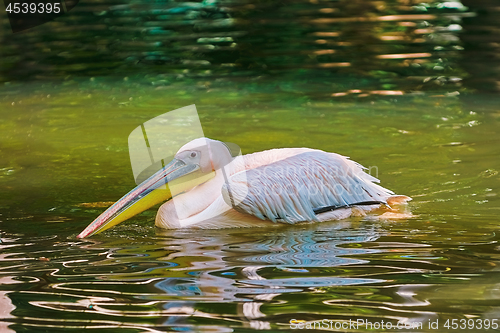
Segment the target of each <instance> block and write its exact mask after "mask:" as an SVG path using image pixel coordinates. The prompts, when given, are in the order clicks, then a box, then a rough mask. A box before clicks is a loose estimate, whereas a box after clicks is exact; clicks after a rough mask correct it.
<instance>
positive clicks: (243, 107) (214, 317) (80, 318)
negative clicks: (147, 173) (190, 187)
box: [0, 78, 500, 332]
mask: <svg viewBox="0 0 500 333" xmlns="http://www.w3.org/2000/svg"><path fill="white" fill-rule="evenodd" d="M266 84H267V85H266ZM295 84H297V86H295ZM298 84H299V83H293V82H291V83H288V84H287V85H286V87H285V88H283V87H282V86H279V85H278V86H276V85H274V84H271V83H265V82H264V83H259V84H254V83H251V82H250V83H248V82H247V83H241V82H238V81H236V82H235V81H230V80H227V81H224V80H219V81H217V82H216V83H213V82H212V83H211V84H204V83H203V82H202V83H197V84H182V83H179V84H177V85H173V86H169V87H163V88H161V89H158V88H156V87H154V86H151V85H145V84H143V83H140V82H138V81H134V80H125V81H124V80H115V79H103V78H96V79H92V80H88V79H85V80H84V79H82V80H80V81H78V80H68V81H65V83H50V82H35V83H25V84H22V85H15V84H11V85H8V86H5V87H4V88H2V90H1V97H0V118H1V119H2V122H1V123H0V126H1V132H0V133H1V137H0V138H1V139H0V140H1V141H0V144H1V146H0V147H1V148H0V149H1V157H2V160H1V165H0V168H1V170H0V195H1V197H0V199H1V200H0V205H1V207H0V209H1V211H0V212H1V216H0V230H1V231H0V239H1V244H0V247H1V252H0V283H1V285H0V308H1V310H0V311H1V312H0V313H1V315H0V317H2V318H3V319H2V321H1V322H0V328H1V330H2V332H4V331H5V332H12V331H16V332H59V331H64V332H81V331H82V330H83V329H86V330H92V331H96V332H114V331H118V330H119V331H120V332H165V331H188V332H214V331H216V332H231V331H238V332H242V331H249V330H255V329H261V330H269V329H271V330H289V329H290V321H291V320H292V319H296V320H302V321H305V322H310V321H321V320H323V319H326V320H332V323H333V324H332V325H334V324H335V323H338V324H339V325H340V324H342V323H348V322H349V319H351V320H354V321H355V320H358V319H363V320H366V321H370V322H371V323H381V321H382V320H384V322H391V323H392V324H394V325H396V324H397V323H398V322H404V323H406V324H408V325H410V324H411V323H413V324H418V323H422V325H423V328H422V329H415V330H411V331H437V330H436V329H432V328H429V323H430V322H432V323H434V322H436V320H437V321H438V324H439V327H440V330H444V329H445V328H443V327H444V325H445V323H446V321H447V320H448V319H450V320H451V319H458V320H459V321H458V323H460V320H462V319H467V320H469V319H474V320H476V319H481V320H483V319H484V320H485V319H490V322H492V320H493V319H496V318H500V285H499V282H498V281H499V273H498V264H499V259H500V252H499V245H498V242H499V240H500V237H499V236H498V235H497V229H498V223H499V220H498V212H499V210H498V209H499V208H498V207H500V206H499V198H498V191H499V180H500V176H499V175H498V170H499V165H500V157H499V154H498V152H499V151H498V147H500V145H499V136H498V126H499V116H500V110H499V109H498V106H497V105H499V104H498V103H496V99H495V97H493V96H488V95H471V94H469V95H467V96H463V95H456V94H451V95H450V94H449V95H445V94H439V93H437V94H434V95H432V94H427V95H407V96H387V97H380V96H378V97H377V96H372V97H370V96H368V97H365V98H363V97H359V98H357V97H353V96H352V95H347V96H338V97H330V98H324V97H323V96H319V97H318V96H317V95H315V94H314V93H310V94H308V93H303V92H302V91H301V89H299V88H297V87H300V86H299V85H298ZM192 103H195V104H196V105H197V108H198V111H199V113H200V115H201V119H202V124H203V126H204V130H205V134H206V135H207V136H208V137H211V138H216V139H220V140H225V141H229V142H234V143H237V144H239V145H240V146H241V148H242V150H243V153H251V152H254V151H260V150H264V149H268V148H276V147H302V146H305V147H312V148H319V149H323V150H325V151H333V152H337V153H340V154H343V155H347V156H350V157H351V158H352V159H353V160H355V161H357V162H359V163H361V164H363V165H364V166H366V167H369V171H370V173H371V174H373V175H376V176H378V177H379V178H380V179H381V182H382V185H383V186H385V187H387V188H389V189H392V190H394V191H395V192H397V193H399V194H406V195H409V196H411V197H413V199H414V200H413V201H412V203H411V204H410V209H411V210H412V211H413V213H414V214H415V215H417V216H416V217H415V218H412V219H408V220H399V221H390V220H373V219H369V218H365V219H361V218H350V219H348V220H343V221H332V222H324V223H318V224H310V225H309V224H304V225H295V226H287V225H283V226H276V227H272V228H261V229H230V230H211V231H196V230H193V231H190V230H179V231H164V230H160V229H156V228H155V227H154V223H153V221H154V216H155V213H156V210H155V209H151V210H149V211H147V212H145V213H143V214H142V215H140V216H137V217H135V218H133V219H131V220H129V221H127V222H124V223H122V224H121V225H119V226H117V227H115V228H113V229H111V230H109V231H106V232H104V233H102V234H99V235H97V236H94V237H92V238H89V239H84V240H77V239H76V238H75V236H76V235H77V234H78V233H79V232H80V231H81V230H83V228H84V227H85V226H86V225H87V224H88V223H89V222H91V221H92V220H93V219H94V218H95V217H96V216H97V215H99V214H100V213H101V212H102V211H103V210H104V209H105V207H106V206H107V205H109V202H112V201H114V200H117V199H118V198H119V197H121V195H123V194H124V193H126V192H127V191H128V190H130V189H131V188H132V187H133V186H135V183H134V179H133V176H132V172H131V169H130V161H129V158H128V149H127V136H128V134H129V133H130V132H131V131H132V130H133V129H134V128H135V127H137V126H138V125H139V124H141V123H142V122H144V121H147V120H148V119H151V118H153V117H155V116H157V115H159V114H162V113H164V112H167V111H169V110H173V109H175V108H178V107H182V106H185V105H189V104H192ZM296 323H298V322H296ZM328 323H329V322H328ZM450 323H451V322H450ZM474 325H476V326H475V328H472V329H469V328H466V329H463V330H461V329H460V327H458V329H457V330H455V331H457V332H458V331H463V332H465V331H467V332H470V331H481V330H480V329H478V328H477V327H478V326H477V325H478V324H477V321H476V324H474ZM463 327H465V326H463ZM366 330H367V329H366V327H364V326H361V327H358V328H352V327H351V328H348V329H345V330H340V331H349V332H359V331H366ZM491 330H492V329H491V328H490V329H489V331H491ZM338 331H339V330H338ZM379 331H382V330H379ZM388 331H394V332H396V331H409V330H406V329H400V330H397V329H392V330H388Z"/></svg>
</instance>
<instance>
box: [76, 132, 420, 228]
mask: <svg viewBox="0 0 500 333" xmlns="http://www.w3.org/2000/svg"><path fill="white" fill-rule="evenodd" d="M363 169H364V168H363V167H362V166H361V165H359V164H358V163H356V162H353V161H351V160H349V159H348V158H347V157H344V156H341V155H338V154H334V153H327V152H324V151H321V150H315V149H308V148H284V149H273V150H267V151H262V152H257V153H253V154H249V155H244V156H240V157H237V158H233V157H232V156H231V153H230V151H229V149H228V147H227V146H226V145H225V144H223V143H222V142H220V141H216V140H210V139H206V138H200V139H196V140H193V141H191V142H189V143H187V144H186V145H184V146H183V147H182V148H181V149H180V150H179V151H178V153H177V154H176V158H175V159H174V161H173V162H172V163H170V164H169V165H168V166H167V167H165V168H164V169H162V170H160V171H159V172H158V173H156V174H155V175H153V176H152V177H151V178H150V179H148V180H146V181H145V182H144V183H142V184H141V185H139V186H138V187H137V188H136V189H134V190H132V191H131V192H129V193H128V194H127V195H125V196H124V197H123V198H122V199H120V200H119V201H118V202H117V203H116V204H115V205H113V206H111V207H110V208H109V209H108V210H107V211H106V212H104V213H103V214H101V216H100V217H98V218H97V219H96V220H95V221H94V222H93V223H92V224H91V225H89V226H88V227H87V229H85V230H84V231H83V232H82V233H81V234H80V235H79V237H86V236H88V235H91V234H94V233H97V232H100V231H102V230H105V229H107V228H108V227H109V226H111V225H115V224H117V223H119V222H121V221H122V220H124V219H126V218H129V217H130V216H131V213H130V212H129V213H128V214H127V213H124V212H128V211H129V210H130V208H131V207H134V205H135V204H136V203H137V202H139V201H140V200H142V199H143V198H144V197H147V196H149V194H150V193H152V191H153V190H154V189H158V188H159V186H160V185H161V184H164V183H165V182H168V183H169V184H170V183H171V182H172V181H173V180H174V179H182V177H183V176H184V175H185V174H192V173H194V174H197V175H198V178H197V179H198V180H197V181H194V183H193V181H192V180H190V181H189V182H188V181H186V182H185V183H182V182H181V185H182V186H180V187H179V189H177V194H175V193H173V191H172V193H170V192H169V196H172V197H173V200H169V201H167V202H165V203H164V204H163V205H161V207H160V209H159V210H158V213H157V215H156V222H155V223H156V226H158V227H160V228H165V229H177V228H234V227H251V226H259V225H266V224H273V223H276V222H283V223H298V222H321V221H327V220H338V219H344V218H347V217H349V216H351V215H365V213H366V212H369V211H372V210H375V209H377V208H380V207H381V206H388V205H392V204H397V203H402V202H406V201H408V200H411V199H410V198H409V197H406V196H396V195H394V193H393V192H392V191H390V190H387V189H385V188H383V187H381V186H380V185H378V184H376V183H378V179H376V178H374V177H372V176H371V175H369V174H367V173H365V172H364V171H363ZM208 175H211V176H210V177H208ZM171 187H172V188H174V186H171ZM150 201H151V202H154V203H156V201H154V200H150ZM150 206H151V205H150ZM142 210H144V209H142ZM142 210H141V211H142ZM121 215H126V217H121ZM111 221H113V222H111ZM116 221H119V222H116ZM108 225H109V226H108Z"/></svg>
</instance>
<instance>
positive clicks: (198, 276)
mask: <svg viewBox="0 0 500 333" xmlns="http://www.w3.org/2000/svg"><path fill="white" fill-rule="evenodd" d="M356 226H357V227H356V228H354V226H353V225H352V224H351V223H350V222H348V221H345V222H342V223H336V224H330V223H328V224H321V225H319V224H315V225H309V226H305V229H304V227H302V226H301V227H299V226H295V227H292V228H287V229H282V230H281V231H277V230H276V229H274V228H264V229H261V232H260V233H259V235H254V236H252V235H248V234H247V233H245V232H244V231H238V230H232V231H231V232H230V233H222V232H221V231H219V230H207V231H205V232H204V233H203V235H200V236H197V237H195V239H192V238H193V236H192V233H191V232H187V231H182V230H177V231H167V230H162V231H160V230H159V231H158V232H159V233H160V235H165V236H166V237H167V238H165V239H164V240H163V241H162V243H163V244H164V245H165V246H166V248H168V249H169V250H170V251H172V250H174V252H172V253H171V254H170V255H169V256H168V257H165V258H163V259H162V260H168V261H169V262H177V261H178V260H179V259H181V260H183V259H182V258H187V257H189V258H193V260H192V261H190V263H189V265H188V266H186V267H179V268H172V269H171V273H170V274H169V275H170V277H166V278H164V279H160V280H158V282H156V283H155V285H154V286H155V288H157V289H160V290H161V291H162V292H163V293H165V294H166V295H167V296H168V299H170V298H171V299H172V301H170V302H165V303H164V305H163V307H164V310H163V313H164V314H165V315H168V318H166V320H165V322H164V325H185V324H186V318H187V317H190V316H193V317H195V318H196V317H203V318H212V319H219V320H224V321H229V322H231V321H234V322H242V323H243V325H244V326H247V327H250V328H255V329H270V328H271V321H270V320H269V319H268V318H266V317H267V316H268V315H269V313H268V311H267V310H266V309H265V307H264V308H262V306H263V305H264V306H265V305H266V304H273V303H274V304H276V303H282V302H283V303H284V302H286V299H288V297H287V296H286V295H287V294H290V295H291V294H295V295H296V294H297V293H301V292H305V291H307V290H311V289H317V290H318V291H319V289H320V288H322V287H333V286H354V285H369V284H373V283H381V282H382V281H383V280H381V279H378V278H371V277H365V276H363V274H360V275H359V276H357V274H351V275H350V276H335V275H333V276H332V275H331V274H330V275H328V276H327V275H323V276H321V275H322V274H320V276H318V273H317V271H318V270H323V269H326V270H328V269H331V268H333V267H350V266H354V267H355V266H356V265H364V264H368V261H367V260H362V259H358V258H356V256H357V255H362V254H368V253H377V252H379V251H378V250H373V249H369V248H363V247H362V248H352V247H349V246H348V245H349V244H351V243H356V244H362V243H366V242H372V241H376V240H377V239H378V238H379V237H380V236H381V234H380V231H379V230H378V228H376V227H375V226H374V225H373V224H365V223H359V224H358V223H357V224H356ZM186 237H187V239H186V242H179V240H180V239H184V238H186ZM189 240H191V241H189ZM346 245H347V246H346ZM350 256H353V257H350ZM185 271H188V272H193V273H195V274H192V277H186V275H185V274H184V276H182V277H175V276H179V275H181V274H179V273H181V272H185ZM276 271H278V272H280V273H276ZM175 272H178V273H175ZM188 274H189V273H188ZM189 275H191V274H189ZM277 275H280V276H281V277H280V276H277ZM159 295H160V298H159V299H162V300H163V301H165V299H166V298H165V297H162V296H161V294H159ZM279 296H282V298H281V299H279ZM155 297H156V295H152V299H151V300H153V299H155ZM204 302H207V303H213V304H218V303H228V304H229V303H232V304H234V306H235V307H236V313H237V316H233V315H228V314H226V313H222V314H221V313H219V312H218V311H217V310H215V309H214V310H213V311H208V312H207V310H206V308H204V307H203V306H201V307H200V306H199V304H200V303H204ZM228 306H230V305H228Z"/></svg>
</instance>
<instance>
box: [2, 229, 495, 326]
mask: <svg viewBox="0 0 500 333" xmlns="http://www.w3.org/2000/svg"><path fill="white" fill-rule="evenodd" d="M417 223H424V221H422V220H420V221H414V222H413V223H412V222H407V223H405V224H404V225H403V226H398V225H397V224H392V225H391V224H390V223H389V224H387V223H381V224H380V223H364V222H341V223H336V222H325V223H321V224H313V225H304V226H291V227H288V226H285V227H276V228H270V229H264V230H260V231H259V235H258V236H257V235H252V234H249V233H248V232H246V231H240V230H230V231H229V232H228V231H227V230H226V231H217V230H214V231H203V235H196V234H194V232H189V231H171V232H166V231H159V230H158V231H157V234H156V235H151V236H146V237H144V238H143V239H141V240H135V241H134V240H132V241H131V240H126V239H114V238H107V237H101V238H100V239H99V240H88V241H84V242H81V241H78V242H73V241H68V240H64V239H58V238H52V239H48V238H35V239H32V240H31V244H22V243H20V241H21V239H7V238H2V251H3V252H4V255H2V259H1V262H0V263H1V274H2V275H3V276H5V277H4V278H3V280H2V282H3V285H2V289H4V290H5V291H6V295H7V297H8V298H4V300H3V301H2V302H3V305H5V306H8V309H10V310H13V311H12V313H11V314H10V315H9V317H7V318H5V320H6V321H7V323H12V325H11V328H12V329H15V330H20V329H21V327H24V328H25V329H28V328H29V327H31V328H36V327H38V328H46V329H48V328H53V329H62V328H64V329H65V330H74V331H78V330H79V329H81V328H82V327H83V326H84V327H86V328H87V329H97V330H99V331H102V330H104V331H106V329H113V328H118V327H119V328H120V329H129V330H130V331H134V330H140V331H150V332H156V331H158V332H159V331H165V330H170V329H175V330H178V329H181V330H187V331H231V328H232V329H237V328H243V327H248V328H253V329H279V328H287V327H288V326H287V325H289V322H290V320H291V319H297V318H300V319H302V320H322V319H323V318H327V319H330V320H334V321H345V320H347V321H348V320H349V319H358V318H364V319H365V320H369V321H371V322H375V321H380V320H382V319H383V320H385V321H391V322H394V323H397V322H398V321H402V322H406V323H411V322H427V321H428V320H429V319H431V320H435V319H436V318H438V317H439V316H444V317H440V318H447V317H450V318H451V317H453V318H459V317H461V316H463V315H467V314H470V315H480V316H486V317H492V316H495V315H496V314H497V312H496V311H497V310H496V308H495V307H491V306H490V305H489V304H490V303H491V301H490V300H495V299H497V296H498V295H497V294H498V293H497V291H498V283H497V282H496V277H497V273H496V271H495V269H494V266H490V265H491V264H492V263H490V262H488V260H487V259H486V258H485V257H484V256H485V255H486V253H489V254H488V256H490V255H491V253H493V252H494V248H495V247H496V243H497V240H496V239H497V237H496V236H494V235H483V236H482V238H483V240H482V241H481V240H480V238H481V237H477V236H475V237H474V236H473V237H472V238H474V239H476V243H475V244H471V245H468V246H467V245H463V246H462V245H461V246H458V247H456V248H455V249H454V248H449V246H448V245H441V246H439V242H433V241H432V240H430V241H427V242H424V243H422V242H419V241H418V239H419V237H420V234H419V233H413V232H410V233H408V231H407V230H408V229H407V228H408V227H410V230H411V226H412V225H416V224H417ZM388 227H391V230H390V231H389V229H388ZM412 234H413V235H412ZM478 236H479V235H478ZM452 238H453V241H454V242H457V243H463V241H464V240H465V239H466V238H471V237H470V235H469V236H466V235H464V233H457V234H456V235H455V236H452ZM426 243H428V244H426ZM429 243H430V244H429ZM432 243H434V244H432ZM50 244H52V246H48V245H50ZM463 244H465V243H463ZM26 246H29V247H31V249H32V251H31V252H30V254H31V256H32V257H26V256H25V255H23V254H21V253H19V250H16V248H19V247H22V248H25V247H26ZM460 250H462V251H460ZM492 251H493V252H492ZM480 253H483V254H480ZM481 257H483V259H480V258H481ZM44 258H45V259H44ZM468 261H470V262H471V263H472V262H474V264H473V265H472V266H471V267H470V268H466V266H467V264H466V263H467V262H468ZM474 265H476V266H474ZM7 276H11V277H10V278H6V277H7ZM474 281H475V283H474V284H473V282H474ZM457 288H458V289H457ZM465 294H467V295H468V297H466V298H462V296H464V295H465ZM450 295H452V296H451V297H450ZM465 299H470V300H471V301H468V302H467V303H465V304H464V305H462V306H460V307H459V308H458V309H457V305H458V303H457V302H464V300H465ZM9 300H11V302H12V304H13V305H9V304H10V303H9ZM14 307H15V308H14Z"/></svg>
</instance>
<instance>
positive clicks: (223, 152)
mask: <svg viewBox="0 0 500 333" xmlns="http://www.w3.org/2000/svg"><path fill="white" fill-rule="evenodd" d="M231 160H232V155H231V151H230V149H229V148H228V146H227V145H225V144H224V143H222V142H220V141H217V140H211V139H208V138H199V139H195V140H193V141H191V142H188V143H187V144H185V145H184V146H182V147H181V148H180V149H179V151H178V152H177V153H176V154H175V157H174V159H173V160H172V161H171V162H170V163H169V164H167V165H166V166H165V167H163V168H162V169H161V170H159V171H158V172H156V173H155V174H154V175H152V176H151V177H149V178H148V179H146V180H145V181H144V182H142V183H141V184H140V185H138V186H137V187H136V188H134V189H133V190H132V191H130V192H129V193H127V194H126V195H124V196H123V197H122V198H121V199H120V200H118V201H117V202H116V203H114V204H113V205H112V206H111V207H109V208H108V209H107V210H106V211H105V212H104V213H102V214H101V215H99V217H97V218H96V219H95V220H94V221H93V222H92V223H91V224H89V225H88V226H87V228H85V230H83V231H82V232H81V233H80V234H79V235H78V236H77V237H78V238H84V237H87V236H91V235H94V234H97V233H99V232H101V231H104V230H106V229H109V228H111V227H113V226H115V225H117V224H119V223H121V222H123V221H125V220H127V219H129V218H131V217H132V216H134V215H137V214H139V213H141V212H143V211H145V210H146V209H148V208H150V207H151V206H154V205H156V204H158V203H160V202H164V201H166V200H169V199H171V198H172V197H175V196H176V195H178V194H180V193H184V192H188V191H190V190H191V189H192V188H194V187H196V186H198V185H200V184H203V183H204V182H207V181H208V180H210V179H211V178H213V177H214V176H215V172H216V171H217V170H219V169H221V168H222V167H223V166H225V165H227V164H229V163H230V162H231Z"/></svg>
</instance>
